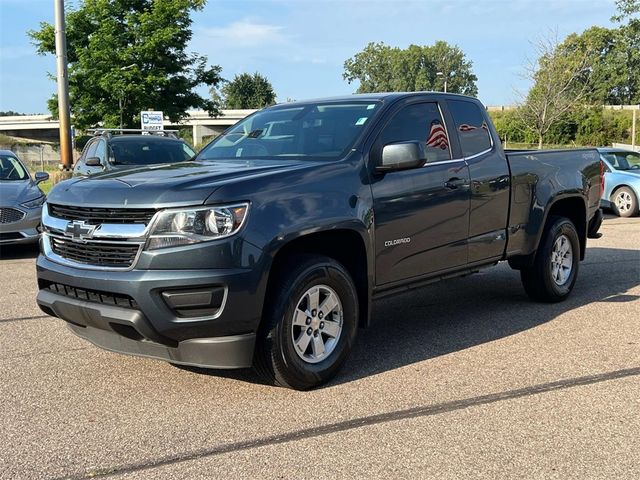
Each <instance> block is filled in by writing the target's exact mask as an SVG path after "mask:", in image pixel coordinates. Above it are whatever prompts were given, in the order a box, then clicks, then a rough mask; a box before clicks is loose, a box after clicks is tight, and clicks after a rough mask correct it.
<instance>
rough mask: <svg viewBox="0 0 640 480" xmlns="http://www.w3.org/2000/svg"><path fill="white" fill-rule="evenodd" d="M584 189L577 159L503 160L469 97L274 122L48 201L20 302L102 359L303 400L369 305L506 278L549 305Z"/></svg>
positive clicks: (368, 102) (591, 154)
mask: <svg viewBox="0 0 640 480" xmlns="http://www.w3.org/2000/svg"><path fill="white" fill-rule="evenodd" d="M601 189H602V166H601V163H600V160H599V156H598V153H597V151H595V150H592V149H582V150H555V151H530V152H513V153H505V152H504V151H503V149H502V146H501V143H500V140H499V137H498V135H497V134H496V131H495V129H494V127H493V125H492V123H491V121H490V119H489V117H488V116H487V114H486V112H485V109H484V108H483V106H482V104H481V103H480V102H479V101H477V100H475V99H472V98H468V97H464V96H459V95H452V94H439V93H422V92H418V93H389V94H374V95H353V96H348V97H343V98H332V99H326V100H317V101H307V102H297V103H287V104H282V105H276V106H273V107H269V108H266V109H264V110H261V111H258V112H256V113H254V114H253V115H251V116H249V117H247V118H245V119H244V120H242V121H241V122H239V123H238V124H236V125H235V126H233V127H232V128H230V129H229V130H228V131H226V132H225V133H224V134H223V135H221V136H220V137H218V138H217V139H216V140H214V141H213V142H211V143H210V144H209V145H207V146H206V147H205V148H204V149H203V150H202V151H201V152H200V153H199V154H198V156H197V157H195V159H194V160H193V161H191V162H183V163H175V164H168V165H158V166H148V167H143V168H134V169H128V170H125V171H120V172H106V173H102V174H97V175H95V176H92V177H90V178H82V179H71V180H68V181H65V182H62V183H60V184H58V185H56V186H55V187H54V188H53V190H52V191H51V193H50V194H49V197H48V199H47V202H46V204H45V205H44V207H43V214H42V223H43V229H44V232H43V234H42V238H41V254H40V256H39V257H38V260H37V276H38V283H39V293H38V297H37V302H38V304H39V305H40V308H41V309H42V310H43V311H44V312H46V313H47V314H50V315H53V316H56V317H59V318H61V319H63V320H65V321H66V322H67V323H68V326H69V327H70V329H71V330H72V331H73V332H74V333H75V334H76V335H78V336H80V337H82V338H84V339H86V340H88V341H90V342H92V343H94V344H95V345H98V346H100V347H102V348H105V349H108V350H112V351H115V352H122V353H128V354H133V355H140V356H147V357H152V358H158V359H163V360H166V361H169V362H172V363H176V364H184V365H192V366H199V367H209V368H240V367H250V366H252V365H253V366H254V367H255V368H256V369H257V371H258V372H260V373H261V374H262V375H263V376H264V378H266V379H267V380H268V381H270V382H271V383H274V384H276V385H281V386H288V387H291V388H295V389H308V388H312V387H314V386H317V385H319V384H321V383H323V382H326V381H327V380H329V379H330V378H332V376H334V375H335V374H336V372H337V371H338V369H339V368H340V366H341V365H342V364H343V363H344V361H345V358H346V357H347V354H348V353H349V351H350V349H351V347H352V345H353V343H354V341H355V338H356V333H357V330H358V328H359V327H364V326H366V325H367V324H368V323H369V319H370V317H371V309H372V301H373V300H374V299H376V298H379V297H381V296H385V295H389V294H393V293H397V292H402V291H404V290H406V289H409V288H414V287H418V286H422V285H425V284H427V283H430V282H434V281H437V280H441V279H446V278H450V277H454V276H459V275H466V274H469V273H472V272H475V271H477V270H479V269H480V268H483V267H488V266H491V265H495V264H496V263H498V262H500V261H508V262H509V264H510V265H511V267H512V268H514V269H517V270H519V271H520V275H521V279H522V283H523V285H524V289H525V290H526V292H527V293H528V295H529V296H530V297H531V298H533V299H535V300H540V301H547V302H556V301H560V300H563V299H565V298H566V297H567V296H568V295H569V294H570V292H571V290H572V288H573V286H574V284H575V282H576V278H577V275H578V266H579V262H580V260H582V259H583V258H584V255H585V244H586V238H587V236H588V232H590V231H593V230H597V226H599V222H600V221H601V213H600V211H599V209H598V205H599V200H600V194H601ZM594 225H595V228H594Z"/></svg>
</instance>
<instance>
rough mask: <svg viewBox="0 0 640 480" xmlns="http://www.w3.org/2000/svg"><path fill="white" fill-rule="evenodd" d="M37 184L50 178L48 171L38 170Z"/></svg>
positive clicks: (36, 175)
mask: <svg viewBox="0 0 640 480" xmlns="http://www.w3.org/2000/svg"><path fill="white" fill-rule="evenodd" d="M34 180H35V182H36V185H37V184H39V183H42V182H45V181H47V180H49V174H48V173H47V172H36V174H35V175H34Z"/></svg>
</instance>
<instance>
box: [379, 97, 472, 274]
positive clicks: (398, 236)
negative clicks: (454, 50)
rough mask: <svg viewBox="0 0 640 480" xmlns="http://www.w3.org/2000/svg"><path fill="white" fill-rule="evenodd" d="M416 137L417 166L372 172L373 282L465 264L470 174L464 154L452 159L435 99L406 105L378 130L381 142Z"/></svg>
mask: <svg viewBox="0 0 640 480" xmlns="http://www.w3.org/2000/svg"><path fill="white" fill-rule="evenodd" d="M404 141H421V142H425V144H426V151H427V161H426V163H425V165H424V166H423V167H422V168H413V169H409V170H400V171H390V172H387V173H384V174H374V177H373V182H372V191H373V198H374V216H375V242H376V245H375V249H376V284H377V285H385V284H390V283H393V282H399V281H402V280H407V279H410V278H414V277H420V276H423V275H427V274H431V273H434V272H438V271H441V270H446V269H448V268H453V267H458V266H462V265H465V264H466V263H467V237H468V233H469V202H470V190H469V187H470V179H469V169H468V167H467V164H466V162H465V161H464V159H462V158H459V159H453V158H452V153H451V152H452V150H451V144H450V141H449V136H448V132H447V129H446V124H445V122H444V119H443V117H442V113H441V110H440V107H439V105H438V104H437V103H435V102H420V103H412V104H408V105H407V104H406V105H405V106H403V107H401V108H399V109H398V110H397V111H396V112H395V114H394V115H393V116H392V117H391V119H390V120H389V121H388V122H387V124H386V125H385V126H384V128H383V130H382V131H381V132H380V134H379V136H378V138H377V140H376V142H375V143H374V146H373V147H372V150H371V155H372V156H373V157H374V159H375V158H376V156H379V155H381V151H382V148H383V147H384V145H387V144H390V143H395V142H404Z"/></svg>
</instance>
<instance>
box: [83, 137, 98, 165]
mask: <svg viewBox="0 0 640 480" xmlns="http://www.w3.org/2000/svg"><path fill="white" fill-rule="evenodd" d="M86 148H87V150H86V151H85V153H84V157H83V159H82V160H83V161H84V160H86V159H87V158H91V157H95V156H96V148H98V140H91V142H90V143H89V144H88V145H87V147H86Z"/></svg>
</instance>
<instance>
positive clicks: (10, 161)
mask: <svg viewBox="0 0 640 480" xmlns="http://www.w3.org/2000/svg"><path fill="white" fill-rule="evenodd" d="M27 178H29V176H28V174H27V171H26V170H25V168H24V167H23V166H22V164H21V163H20V162H19V161H18V159H17V158H14V157H12V156H9V155H2V156H0V180H26V179H27Z"/></svg>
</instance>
